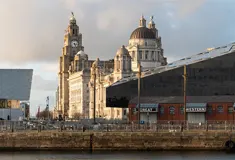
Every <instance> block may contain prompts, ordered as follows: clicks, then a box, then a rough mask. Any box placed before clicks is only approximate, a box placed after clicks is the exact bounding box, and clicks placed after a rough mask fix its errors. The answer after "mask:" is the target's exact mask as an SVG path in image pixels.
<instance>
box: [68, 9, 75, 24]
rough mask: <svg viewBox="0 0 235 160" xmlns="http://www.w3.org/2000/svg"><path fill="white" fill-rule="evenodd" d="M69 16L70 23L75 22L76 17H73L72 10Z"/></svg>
mask: <svg viewBox="0 0 235 160" xmlns="http://www.w3.org/2000/svg"><path fill="white" fill-rule="evenodd" d="M71 14H72V15H71V17H70V21H69V22H70V24H76V18H75V16H74V13H73V12H71Z"/></svg>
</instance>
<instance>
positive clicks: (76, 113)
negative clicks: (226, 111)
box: [73, 112, 82, 120]
mask: <svg viewBox="0 0 235 160" xmlns="http://www.w3.org/2000/svg"><path fill="white" fill-rule="evenodd" d="M73 118H74V119H77V120H79V119H81V118H82V114H81V113H79V112H75V113H74V114H73Z"/></svg>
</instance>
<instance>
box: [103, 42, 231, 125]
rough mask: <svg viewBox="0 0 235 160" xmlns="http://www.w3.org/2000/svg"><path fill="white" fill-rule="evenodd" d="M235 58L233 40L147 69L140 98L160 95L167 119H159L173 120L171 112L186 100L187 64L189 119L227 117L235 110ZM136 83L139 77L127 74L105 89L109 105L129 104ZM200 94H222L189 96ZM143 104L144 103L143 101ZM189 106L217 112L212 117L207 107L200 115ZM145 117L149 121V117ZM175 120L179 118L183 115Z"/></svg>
mask: <svg viewBox="0 0 235 160" xmlns="http://www.w3.org/2000/svg"><path fill="white" fill-rule="evenodd" d="M234 58H235V43H231V44H228V45H225V46H222V47H217V48H213V49H210V50H207V51H205V52H201V53H198V54H196V55H193V56H189V57H186V58H182V59H180V60H178V61H175V62H172V63H169V64H167V65H165V66H161V67H157V68H155V69H152V70H149V71H144V72H143V73H142V77H141V87H140V90H141V95H140V97H160V98H157V99H156V101H155V103H156V104H162V105H161V106H162V107H163V109H162V107H160V108H158V112H159V111H162V112H163V110H164V114H165V113H166V114H167V116H168V118H166V117H165V118H163V117H161V114H158V117H157V119H158V120H159V119H162V120H170V119H171V118H170V117H173V118H174V114H172V115H171V113H174V112H173V110H174V109H175V107H178V108H179V107H181V106H182V103H183V102H184V101H183V95H184V92H183V87H184V79H183V76H182V75H183V74H184V66H186V72H187V80H186V88H187V90H186V97H187V101H186V103H187V104H188V105H187V109H186V110H188V120H191V121H205V120H208V119H210V120H212V119H214V120H217V119H219V120H222V119H224V120H226V119H227V118H226V114H222V113H228V112H229V113H230V112H232V106H233V104H234V102H235V96H234V94H235V76H234V75H235V62H234ZM137 84H138V81H137V77H127V78H123V79H121V80H120V81H117V82H116V83H114V84H112V85H111V86H109V87H108V88H107V92H106V95H108V96H107V97H106V105H107V106H110V107H116V106H123V107H128V105H129V104H130V102H131V100H133V99H135V98H136V97H137V96H138V89H137ZM199 96H200V97H204V98H207V97H211V96H213V97H215V99H217V98H218V97H220V101H219V102H218V101H216V100H214V99H210V98H209V99H207V100H205V99H204V100H201V99H198V98H196V100H197V101H195V100H193V99H190V98H189V97H199ZM226 96H230V98H229V99H226ZM161 97H165V98H164V99H165V100H166V99H168V100H170V102H169V103H168V102H167V101H168V100H166V101H163V100H162V99H161ZM173 97H181V101H180V102H179V100H177V99H174V98H173ZM135 103H137V104H138V102H137V100H135ZM140 103H142V102H141V101H140ZM148 103H150V102H148ZM163 104H164V105H163ZM169 105H170V106H169ZM189 105H192V106H194V108H205V107H206V109H207V111H208V112H209V111H210V112H212V111H213V112H212V113H214V112H215V113H218V114H217V115H216V116H210V115H207V114H206V113H205V111H204V110H201V111H200V112H199V113H200V114H199V113H198V111H196V110H191V109H190V108H191V107H192V106H189ZM208 107H209V108H208ZM211 107H212V108H211ZM211 109H212V111H211ZM213 109H215V110H213ZM189 112H191V113H189ZM203 112H204V113H203ZM205 114H206V116H205ZM219 115H220V116H219ZM206 117H207V118H206ZM209 117H210V118H209ZM143 119H145V121H146V118H143ZM176 119H178V120H180V119H181V118H179V117H178V118H176ZM193 119H194V120H193ZM196 119H197V120H196ZM155 120H156V118H155ZM230 120H231V117H230Z"/></svg>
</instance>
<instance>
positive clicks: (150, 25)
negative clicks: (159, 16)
mask: <svg viewBox="0 0 235 160" xmlns="http://www.w3.org/2000/svg"><path fill="white" fill-rule="evenodd" d="M148 27H149V29H152V28H155V23H154V21H153V16H151V17H150V22H149V24H148Z"/></svg>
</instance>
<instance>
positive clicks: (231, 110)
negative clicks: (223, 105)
mask: <svg viewBox="0 0 235 160" xmlns="http://www.w3.org/2000/svg"><path fill="white" fill-rule="evenodd" d="M228 113H230V114H231V113H233V107H232V106H229V107H228Z"/></svg>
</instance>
